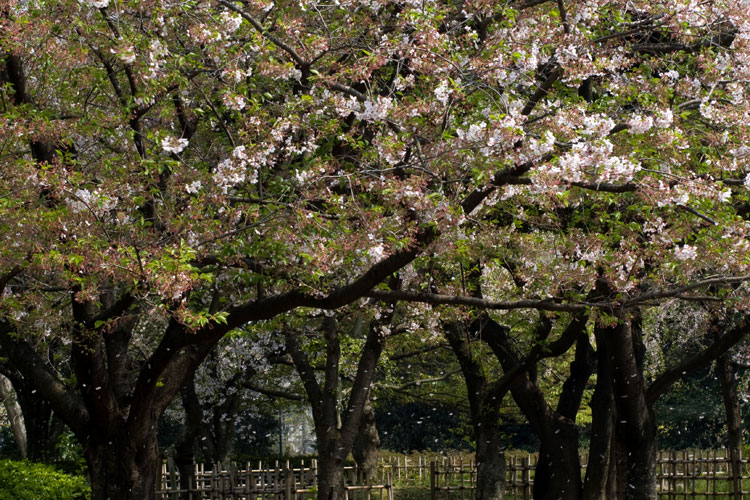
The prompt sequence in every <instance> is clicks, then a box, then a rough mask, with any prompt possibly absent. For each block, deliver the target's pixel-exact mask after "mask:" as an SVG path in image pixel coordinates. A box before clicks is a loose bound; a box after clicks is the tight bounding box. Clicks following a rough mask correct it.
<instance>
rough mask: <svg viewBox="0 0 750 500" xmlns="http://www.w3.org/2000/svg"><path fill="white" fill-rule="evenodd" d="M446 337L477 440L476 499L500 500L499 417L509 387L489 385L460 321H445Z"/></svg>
mask: <svg viewBox="0 0 750 500" xmlns="http://www.w3.org/2000/svg"><path fill="white" fill-rule="evenodd" d="M444 326H445V328H444V332H445V337H446V339H447V340H448V343H449V344H450V346H451V349H452V350H453V353H454V354H455V355H456V357H457V358H458V361H459V364H460V365H461V373H462V374H463V377H464V382H465V384H466V391H467V393H468V394H471V395H472V396H471V397H470V398H469V406H470V410H471V419H472V423H473V424H474V439H475V441H476V462H477V484H476V490H475V497H476V500H502V498H503V494H504V493H505V455H504V454H503V447H502V437H501V432H500V428H499V425H498V424H499V423H498V420H499V418H500V411H499V410H500V405H501V403H502V400H503V398H504V397H505V394H506V393H507V391H508V389H506V388H502V387H496V386H494V384H492V385H491V384H489V383H488V381H487V377H486V375H485V373H484V369H483V366H482V363H481V361H480V360H479V359H478V358H477V357H475V356H474V355H473V354H472V352H471V347H470V345H469V338H468V335H467V333H468V332H467V330H466V328H465V327H464V325H463V324H461V323H459V322H450V323H446V324H445V325H444Z"/></svg>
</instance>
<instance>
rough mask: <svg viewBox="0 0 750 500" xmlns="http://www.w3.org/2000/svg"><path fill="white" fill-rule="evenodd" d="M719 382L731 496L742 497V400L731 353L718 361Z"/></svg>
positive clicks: (736, 499)
mask: <svg viewBox="0 0 750 500" xmlns="http://www.w3.org/2000/svg"><path fill="white" fill-rule="evenodd" d="M716 362H717V368H718V371H719V382H720V384H721V398H722V400H723V401H724V409H725V411H726V416H727V448H728V449H729V463H730V465H731V470H730V477H729V492H730V494H731V498H733V499H735V500H738V499H741V498H742V463H741V462H740V458H741V449H742V416H741V414H740V402H739V399H738V397H737V378H736V374H735V370H734V366H732V360H731V358H730V356H729V354H728V353H727V354H724V355H723V356H721V357H720V358H719V359H718V360H717V361H716Z"/></svg>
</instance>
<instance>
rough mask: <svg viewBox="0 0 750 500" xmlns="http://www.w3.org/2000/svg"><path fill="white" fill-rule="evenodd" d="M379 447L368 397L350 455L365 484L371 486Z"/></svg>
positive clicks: (375, 473) (375, 470)
mask: <svg viewBox="0 0 750 500" xmlns="http://www.w3.org/2000/svg"><path fill="white" fill-rule="evenodd" d="M379 446H380V436H379V435H378V428H377V427H376V426H375V409H374V408H373V407H372V401H371V400H370V397H369V396H368V397H367V399H366V400H365V406H364V408H363V410H362V419H361V420H360V422H359V432H358V433H357V437H356V438H355V439H354V446H353V447H352V455H353V456H354V460H355V461H356V462H357V468H358V469H359V471H360V473H361V475H362V479H363V480H364V481H365V482H366V484H372V481H373V479H375V477H376V475H377V471H378V448H379Z"/></svg>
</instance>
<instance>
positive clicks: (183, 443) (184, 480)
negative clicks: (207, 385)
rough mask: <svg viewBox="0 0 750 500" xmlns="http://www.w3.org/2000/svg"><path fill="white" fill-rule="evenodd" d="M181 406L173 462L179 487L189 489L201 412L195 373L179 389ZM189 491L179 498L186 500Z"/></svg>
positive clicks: (193, 471) (201, 422) (193, 472)
mask: <svg viewBox="0 0 750 500" xmlns="http://www.w3.org/2000/svg"><path fill="white" fill-rule="evenodd" d="M180 396H181V399H182V407H183V409H184V411H185V422H184V423H183V425H182V426H181V427H180V430H179V432H178V433H177V439H176V440H175V444H174V452H173V453H174V463H175V466H176V467H177V470H178V471H179V473H180V489H181V490H189V488H190V485H191V484H193V483H194V478H193V476H194V474H195V469H194V467H193V464H194V462H195V440H196V439H197V438H198V436H199V435H200V433H201V427H202V424H203V412H202V409H201V407H200V401H199V400H198V395H197V394H196V393H195V374H193V375H191V376H190V378H189V379H188V382H187V384H185V386H184V387H183V388H182V389H181V390H180ZM189 497H190V494H189V493H187V492H186V493H182V494H181V495H180V498H181V500H188V499H189Z"/></svg>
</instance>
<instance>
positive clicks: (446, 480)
mask: <svg viewBox="0 0 750 500" xmlns="http://www.w3.org/2000/svg"><path fill="white" fill-rule="evenodd" d="M505 462H506V471H505V472H506V482H505V498H507V499H517V500H531V498H533V487H534V472H535V469H536V464H537V455H536V454H529V455H519V454H509V455H508V456H506V460H505ZM581 463H582V466H583V468H584V470H585V468H586V464H587V463H588V457H587V456H585V455H584V456H582V457H581ZM740 469H741V478H738V479H737V480H733V477H732V473H731V471H732V466H731V460H730V458H729V453H728V452H727V450H704V451H662V452H660V453H659V455H658V458H657V464H656V479H657V490H658V494H659V498H660V499H662V500H678V499H680V500H682V499H714V498H726V499H728V498H730V493H729V492H731V491H733V488H737V489H740V490H744V491H741V494H742V495H747V498H748V500H750V465H748V460H747V459H745V458H740ZM476 471H477V469H476V463H475V461H474V458H473V456H471V455H468V454H466V455H463V456H452V457H445V456H440V455H422V456H413V457H409V456H401V457H394V458H391V459H381V460H380V461H379V463H378V467H377V473H376V475H375V477H373V478H372V479H371V480H370V481H369V482H368V481H367V480H366V479H365V478H364V477H362V474H361V473H360V471H359V470H358V469H357V468H356V467H346V468H345V484H346V494H347V498H348V499H349V500H393V497H394V490H396V492H397V498H398V497H399V495H398V491H400V490H412V491H413V490H418V491H423V492H424V493H423V494H422V495H421V498H424V500H427V497H428V496H429V498H430V500H449V499H450V500H464V499H466V500H468V499H471V498H473V496H474V489H475V487H476V479H477V478H476ZM316 492H317V461H315V460H312V461H311V462H310V463H309V464H308V465H305V462H304V461H302V462H301V463H300V464H296V465H290V462H288V461H287V462H286V463H284V464H279V463H278V462H276V463H275V464H273V465H272V466H271V465H269V464H263V463H257V464H255V465H251V464H249V463H248V464H244V465H237V464H229V465H226V466H225V465H222V464H214V465H213V466H207V465H204V464H197V465H195V466H194V467H193V471H192V473H191V477H190V480H189V484H188V487H187V489H181V488H180V477H179V471H178V470H177V468H176V467H175V466H174V464H173V462H172V460H171V459H169V460H167V462H166V463H165V464H163V465H162V471H161V480H160V483H159V485H158V489H157V492H156V493H157V495H156V496H157V499H159V500H251V499H252V500H307V499H312V498H314V497H315V496H316ZM409 498H417V497H412V496H409ZM735 498H741V497H740V496H739V495H737V496H735Z"/></svg>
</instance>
